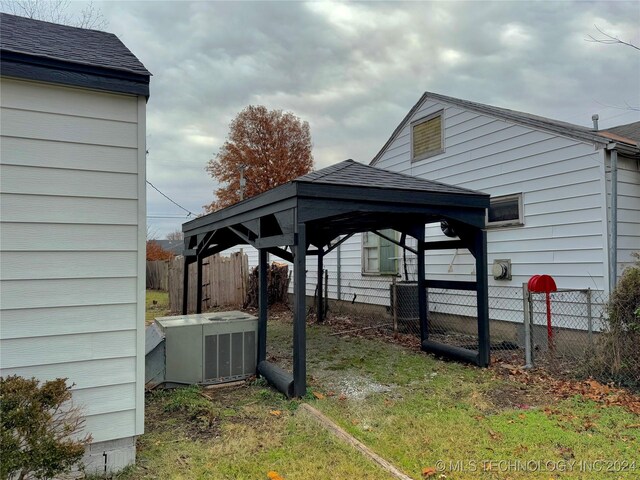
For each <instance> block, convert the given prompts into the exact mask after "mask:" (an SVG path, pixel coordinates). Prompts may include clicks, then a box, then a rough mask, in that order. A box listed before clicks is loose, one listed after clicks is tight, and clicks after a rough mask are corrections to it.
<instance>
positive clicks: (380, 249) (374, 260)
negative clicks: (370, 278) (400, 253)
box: [362, 229, 398, 275]
mask: <svg viewBox="0 0 640 480" xmlns="http://www.w3.org/2000/svg"><path fill="white" fill-rule="evenodd" d="M380 233H382V234H383V235H386V236H387V237H389V238H394V239H395V238H397V234H396V232H395V231H394V230H391V229H386V230H381V231H380ZM362 273H374V274H379V275H395V274H397V273H398V265H397V250H396V245H395V244H394V243H393V242H390V241H389V240H387V239H386V238H382V237H380V236H378V235H376V234H375V233H371V232H366V233H363V234H362Z"/></svg>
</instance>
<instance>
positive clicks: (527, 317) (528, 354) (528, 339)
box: [522, 283, 533, 368]
mask: <svg viewBox="0 0 640 480" xmlns="http://www.w3.org/2000/svg"><path fill="white" fill-rule="evenodd" d="M530 301H531V297H530V295H529V288H528V287H527V284H526V283H523V284H522V312H523V314H524V362H525V367H526V368H532V367H533V341H532V339H533V332H532V331H531V310H530V309H529V302H530Z"/></svg>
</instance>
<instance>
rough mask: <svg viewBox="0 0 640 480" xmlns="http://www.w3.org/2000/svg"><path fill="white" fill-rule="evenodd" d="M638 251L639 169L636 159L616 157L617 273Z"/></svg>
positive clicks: (639, 246)
mask: <svg viewBox="0 0 640 480" xmlns="http://www.w3.org/2000/svg"><path fill="white" fill-rule="evenodd" d="M634 252H640V170H639V169H638V162H637V160H631V159H628V158H624V157H618V275H620V274H621V273H622V272H623V271H624V269H625V268H626V267H628V266H630V265H632V264H633V263H634V262H635V261H637V260H638V258H634V257H633V255H632V254H633V253H634Z"/></svg>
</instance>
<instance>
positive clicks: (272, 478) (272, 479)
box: [267, 470, 284, 480]
mask: <svg viewBox="0 0 640 480" xmlns="http://www.w3.org/2000/svg"><path fill="white" fill-rule="evenodd" d="M267 477H269V480H284V478H282V477H281V476H280V474H279V473H278V472H274V471H273V470H271V471H270V472H267Z"/></svg>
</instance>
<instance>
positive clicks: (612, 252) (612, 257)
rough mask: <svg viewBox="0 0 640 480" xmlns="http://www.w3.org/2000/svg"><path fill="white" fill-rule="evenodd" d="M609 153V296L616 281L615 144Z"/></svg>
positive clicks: (616, 178) (616, 172) (616, 170)
mask: <svg viewBox="0 0 640 480" xmlns="http://www.w3.org/2000/svg"><path fill="white" fill-rule="evenodd" d="M607 150H609V151H610V152H611V228H610V238H609V296H611V294H612V293H613V290H614V289H615V288H616V283H617V280H618V151H617V150H616V144H615V143H611V144H609V145H608V146H607Z"/></svg>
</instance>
